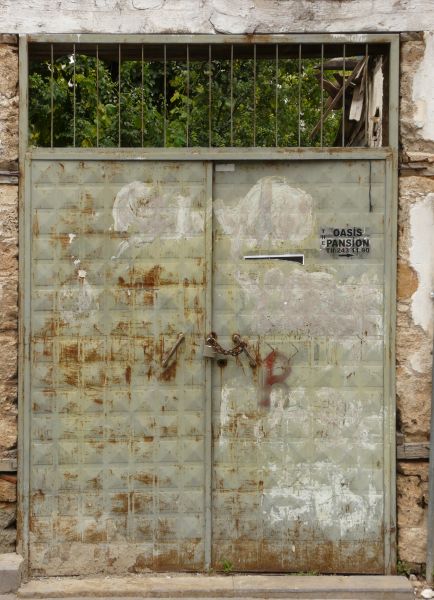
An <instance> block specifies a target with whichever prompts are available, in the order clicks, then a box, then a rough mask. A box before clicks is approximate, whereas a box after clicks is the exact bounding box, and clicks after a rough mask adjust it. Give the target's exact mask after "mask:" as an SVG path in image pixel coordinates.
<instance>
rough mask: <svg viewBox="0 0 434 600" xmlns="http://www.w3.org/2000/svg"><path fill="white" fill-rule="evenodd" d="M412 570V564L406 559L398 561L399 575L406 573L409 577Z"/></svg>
mask: <svg viewBox="0 0 434 600" xmlns="http://www.w3.org/2000/svg"><path fill="white" fill-rule="evenodd" d="M411 572H412V570H411V566H410V565H409V564H408V563H407V562H406V561H405V560H398V562H397V563H396V573H397V574H398V575H405V576H406V577H409V576H410V574H411Z"/></svg>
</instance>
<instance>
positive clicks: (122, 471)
mask: <svg viewBox="0 0 434 600" xmlns="http://www.w3.org/2000/svg"><path fill="white" fill-rule="evenodd" d="M32 184H33V188H32V189H33V193H32V206H31V210H32V225H33V237H32V273H33V275H32V286H31V294H32V295H31V302H32V304H31V310H32V313H31V323H32V330H31V336H32V342H31V349H32V361H31V364H32V367H31V388H32V389H31V406H32V409H31V484H30V486H31V508H30V512H31V519H30V521H31V531H30V561H31V568H32V572H33V574H40V575H78V574H86V573H94V572H99V571H101V572H102V571H104V572H113V573H125V572H140V571H143V570H146V569H148V568H150V569H158V570H164V569H181V568H182V569H184V570H185V569H192V570H196V569H201V568H202V567H203V561H204V557H203V556H204V515H203V507H204V413H203V410H204V366H203V360H202V358H201V357H199V353H196V350H197V348H198V346H199V345H200V344H201V342H202V339H203V337H204V334H205V332H204V329H203V328H204V300H205V287H204V286H205V277H204V265H205V241H204V215H205V184H206V181H205V166H204V165H203V164H202V163H183V164H176V163H161V162H160V163H145V164H143V163H141V164H130V163H127V162H125V163H122V162H98V161H89V162H86V163H83V162H79V161H74V160H70V161H65V162H55V161H54V162H50V161H34V162H33V166H32ZM181 331H182V332H183V333H184V334H185V342H184V343H183V344H181V346H180V347H179V349H178V351H177V353H176V355H175V356H174V357H173V359H172V360H171V362H170V363H169V365H168V367H167V369H163V368H162V367H161V360H162V356H163V355H164V354H165V353H166V352H167V351H168V350H169V349H170V347H171V346H172V344H173V343H174V342H175V340H176V337H177V335H178V332H181Z"/></svg>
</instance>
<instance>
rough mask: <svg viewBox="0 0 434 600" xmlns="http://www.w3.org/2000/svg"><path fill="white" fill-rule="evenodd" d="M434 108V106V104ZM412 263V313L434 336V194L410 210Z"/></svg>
mask: <svg viewBox="0 0 434 600" xmlns="http://www.w3.org/2000/svg"><path fill="white" fill-rule="evenodd" d="M433 109H434V105H433ZM410 231H411V246H410V264H411V266H412V267H413V268H414V270H415V271H416V273H417V275H418V279H419V287H418V289H417V290H416V292H415V293H414V294H413V296H412V298H411V312H412V316H413V320H414V322H415V323H416V325H420V326H421V327H422V328H423V329H424V331H425V332H426V333H428V334H429V335H430V336H432V334H433V316H432V315H433V309H432V299H431V298H430V292H431V291H432V290H433V289H434V235H433V231H434V194H433V193H430V194H428V195H427V196H426V197H425V199H424V200H423V201H422V202H419V203H417V204H415V205H413V206H412V207H411V209H410Z"/></svg>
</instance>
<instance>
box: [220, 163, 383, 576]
mask: <svg viewBox="0 0 434 600" xmlns="http://www.w3.org/2000/svg"><path fill="white" fill-rule="evenodd" d="M231 168H232V167H231ZM385 188H386V186H385V163H384V162H383V161H368V160H366V161H343V160H335V161H332V160H330V161H316V162H315V161H312V162H306V161H303V162H290V163H288V162H285V163H283V162H270V163H260V164H259V163H253V162H252V163H250V162H247V163H242V164H241V163H237V164H235V165H234V168H233V170H229V169H228V168H226V169H224V170H222V171H216V173H215V176H214V249H213V260H214V279H213V282H214V296H213V329H214V331H215V333H216V334H217V339H218V341H219V343H220V344H221V345H222V346H226V347H230V346H231V345H233V342H232V340H231V336H232V335H233V334H234V333H238V334H240V335H241V337H242V338H243V340H245V341H246V342H247V343H248V344H249V348H250V350H251V352H252V353H253V354H254V356H255V359H256V362H257V366H256V367H252V366H251V365H250V364H249V361H248V360H247V357H246V355H245V354H244V353H242V354H240V355H239V356H238V357H236V358H233V357H228V358H223V357H222V359H221V360H213V460H214V466H213V522H212V529H213V564H214V566H215V567H216V568H221V567H222V565H224V564H225V563H226V565H229V566H232V567H233V568H234V569H236V570H245V571H275V572H288V571H289V572H291V571H294V572H299V571H318V572H325V573H326V572H331V573H333V572H338V573H345V572H347V573H381V572H384V540H383V536H384V532H383V523H384V496H385V490H384V465H383V443H384V437H383V404H384V399H383V396H384V395H383V388H384V381H383V380H384V375H383V374H384V358H383V349H384V343H385V339H384V319H383V316H384V315H383V313H384V302H383V296H384V294H383V285H384V210H385ZM276 255H283V256H280V257H279V258H278V257H277V256H276ZM285 255H296V256H285ZM267 256H268V258H266V257H267ZM246 257H249V258H246ZM264 257H265V258H264Z"/></svg>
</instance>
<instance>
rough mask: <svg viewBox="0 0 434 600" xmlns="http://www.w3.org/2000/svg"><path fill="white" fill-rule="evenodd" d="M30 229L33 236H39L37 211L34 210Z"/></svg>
mask: <svg viewBox="0 0 434 600" xmlns="http://www.w3.org/2000/svg"><path fill="white" fill-rule="evenodd" d="M32 231H33V235H34V236H35V237H37V236H39V220H38V212H37V211H35V214H34V215H33V223H32Z"/></svg>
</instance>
